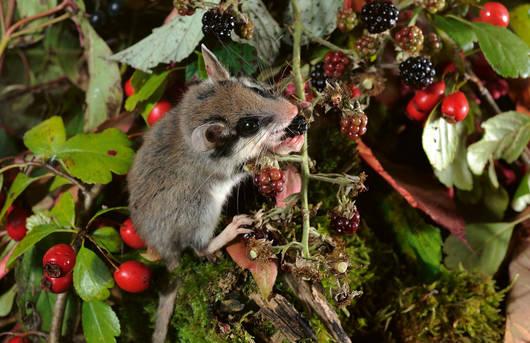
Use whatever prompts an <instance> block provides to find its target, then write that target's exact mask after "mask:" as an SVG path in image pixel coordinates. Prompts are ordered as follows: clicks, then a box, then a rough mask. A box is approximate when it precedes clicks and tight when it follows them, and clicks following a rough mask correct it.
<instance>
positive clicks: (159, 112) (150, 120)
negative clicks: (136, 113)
mask: <svg viewBox="0 0 530 343" xmlns="http://www.w3.org/2000/svg"><path fill="white" fill-rule="evenodd" d="M170 109H171V103H170V102H169V101H166V100H162V101H159V102H157V103H156V104H155V106H154V107H153V109H152V110H151V112H149V115H148V116H147V124H149V126H153V125H154V124H155V123H156V122H157V121H159V120H160V119H162V118H163V117H164V115H165V114H166V112H167V111H169V110H170Z"/></svg>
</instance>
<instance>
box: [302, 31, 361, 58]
mask: <svg viewBox="0 0 530 343" xmlns="http://www.w3.org/2000/svg"><path fill="white" fill-rule="evenodd" d="M295 25H296V24H295ZM306 34H307V35H308V36H309V38H310V39H311V40H312V41H313V42H315V43H318V44H320V45H322V46H325V47H326V48H330V49H331V50H333V51H340V52H342V53H343V54H345V55H349V56H351V57H352V58H353V59H354V60H357V59H358V56H357V53H356V52H355V51H353V50H348V49H343V48H341V47H339V46H337V45H335V44H333V43H330V42H328V41H327V40H325V39H322V38H320V37H316V36H313V35H311V34H310V33H309V32H307V30H306Z"/></svg>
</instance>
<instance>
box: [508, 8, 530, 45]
mask: <svg viewBox="0 0 530 343" xmlns="http://www.w3.org/2000/svg"><path fill="white" fill-rule="evenodd" d="M510 27H511V28H512V30H513V31H514V32H515V33H517V35H519V37H521V38H522V39H523V40H524V41H525V43H526V44H527V45H528V46H530V4H523V5H519V6H517V7H515V8H514V9H512V11H511V12H510Z"/></svg>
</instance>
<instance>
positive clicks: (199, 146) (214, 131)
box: [191, 123, 229, 152]
mask: <svg viewBox="0 0 530 343" xmlns="http://www.w3.org/2000/svg"><path fill="white" fill-rule="evenodd" d="M228 134H229V130H228V127H227V126H226V125H225V124H224V123H206V124H203V125H201V126H198V127H196V128H195V129H194V130H193V132H192V133H191V144H192V146H193V148H194V149H195V150H196V151H200V152H205V151H208V150H212V149H214V148H215V147H216V146H218V145H220V144H221V143H222V142H223V140H224V139H226V137H227V136H228Z"/></svg>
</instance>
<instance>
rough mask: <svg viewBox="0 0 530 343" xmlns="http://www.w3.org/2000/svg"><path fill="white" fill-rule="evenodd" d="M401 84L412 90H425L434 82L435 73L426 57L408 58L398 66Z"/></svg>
mask: <svg viewBox="0 0 530 343" xmlns="http://www.w3.org/2000/svg"><path fill="white" fill-rule="evenodd" d="M399 72H400V74H401V79H402V80H403V82H405V83H406V84H408V85H409V86H411V87H414V88H425V87H427V86H429V85H430V84H431V83H432V82H433V81H434V76H436V71H435V70H434V66H433V65H432V62H431V60H429V59H428V58H427V57H423V56H418V57H409V58H407V59H406V60H405V61H403V62H401V63H400V64H399Z"/></svg>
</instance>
